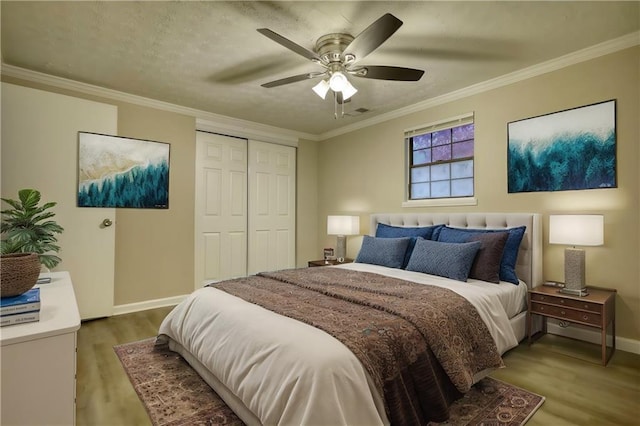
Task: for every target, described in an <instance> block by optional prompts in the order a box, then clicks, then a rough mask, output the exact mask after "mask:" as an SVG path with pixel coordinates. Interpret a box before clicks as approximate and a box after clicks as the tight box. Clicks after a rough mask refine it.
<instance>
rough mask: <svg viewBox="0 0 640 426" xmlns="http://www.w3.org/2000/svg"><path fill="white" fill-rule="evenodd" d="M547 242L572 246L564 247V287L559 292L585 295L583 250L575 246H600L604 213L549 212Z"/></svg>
mask: <svg viewBox="0 0 640 426" xmlns="http://www.w3.org/2000/svg"><path fill="white" fill-rule="evenodd" d="M549 244H564V245H570V246H573V247H571V248H569V247H567V248H566V249H565V250H564V288H562V289H561V290H560V292H562V293H565V294H572V295H574V296H586V295H587V294H588V293H587V289H586V285H585V279H584V276H585V252H584V250H583V249H579V248H576V247H575V246H601V245H602V244H604V216H602V215H596V214H588V215H550V216H549Z"/></svg>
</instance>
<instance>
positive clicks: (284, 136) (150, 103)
mask: <svg viewBox="0 0 640 426" xmlns="http://www.w3.org/2000/svg"><path fill="white" fill-rule="evenodd" d="M2 75H3V76H7V77H13V78H19V79H21V80H26V81H30V82H33V83H40V84H45V85H48V86H53V87H57V88H59V89H65V90H72V91H75V92H80V93H84V94H86V95H92V96H98V97H101V98H105V99H110V100H114V101H120V102H127V103H130V104H134V105H140V106H144V107H149V108H155V109H159V110H162V111H168V112H174V113H176V114H183V115H188V116H192V117H195V118H196V123H197V124H198V123H200V124H201V125H202V126H203V129H201V130H208V131H215V132H225V131H230V132H241V134H237V133H232V134H233V135H234V136H242V137H246V135H251V136H254V137H262V138H263V140H264V138H268V139H269V140H270V141H271V140H278V141H280V142H281V143H285V144H287V145H292V144H297V142H298V139H300V138H303V139H310V140H318V135H313V134H310V133H303V132H297V131H294V130H290V129H283V128H280V127H275V126H268V125H266V124H260V123H255V122H253V121H247V120H241V119H239V118H234V117H228V116H225V115H220V114H214V113H211V112H207V111H202V110H199V109H195V108H189V107H185V106H181V105H176V104H172V103H169V102H163V101H158V100H156V99H151V98H145V97H144V96H138V95H132V94H130V93H125V92H120V91H118V90H113V89H107V88H104V87H100V86H95V85H93V84H88V83H82V82H79V81H75V80H70V79H68V78H63V77H57V76H54V75H50V74H45V73H41V72H38V71H32V70H28V69H26V68H20V67H16V66H14V65H9V64H5V63H4V62H3V63H2ZM214 129H215V130H214ZM198 130H200V128H198Z"/></svg>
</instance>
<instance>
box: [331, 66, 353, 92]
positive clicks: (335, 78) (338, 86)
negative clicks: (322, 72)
mask: <svg viewBox="0 0 640 426" xmlns="http://www.w3.org/2000/svg"><path fill="white" fill-rule="evenodd" d="M347 84H349V80H347V77H346V76H345V75H344V74H343V73H342V72H341V71H336V72H334V73H332V74H331V77H330V78H329V87H331V90H333V91H334V92H342V90H343V89H344V88H345V87H346V85H347Z"/></svg>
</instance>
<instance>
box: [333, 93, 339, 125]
mask: <svg viewBox="0 0 640 426" xmlns="http://www.w3.org/2000/svg"><path fill="white" fill-rule="evenodd" d="M333 119H334V120H337V119H338V94H337V93H336V92H333Z"/></svg>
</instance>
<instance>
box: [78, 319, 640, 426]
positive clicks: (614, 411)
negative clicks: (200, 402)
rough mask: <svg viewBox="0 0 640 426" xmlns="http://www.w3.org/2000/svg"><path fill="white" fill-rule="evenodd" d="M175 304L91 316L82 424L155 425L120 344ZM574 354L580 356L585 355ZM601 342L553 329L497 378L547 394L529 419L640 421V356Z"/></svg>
mask: <svg viewBox="0 0 640 426" xmlns="http://www.w3.org/2000/svg"><path fill="white" fill-rule="evenodd" d="M170 310H171V308H159V309H152V310H148V311H143V312H137V313H134V314H127V315H120V316H114V317H110V318H105V319H98V320H93V321H88V322H83V323H82V326H81V327H80V330H79V332H78V380H77V411H76V412H77V416H76V420H77V424H78V425H109V426H125V425H127V426H128V425H149V424H150V422H149V419H148V417H147V414H146V412H145V409H144V407H143V406H142V403H141V402H140V400H139V399H138V397H137V395H136V393H135V392H134V390H133V388H132V387H131V384H130V383H129V380H128V378H127V376H126V374H125V372H124V370H123V369H122V366H121V364H120V361H119V360H118V358H117V357H116V355H115V353H114V351H113V346H114V345H118V344H122V343H128V342H132V341H135V340H140V339H144V338H148V337H153V336H155V334H156V332H157V330H158V327H159V325H160V323H161V322H162V319H163V318H164V317H165V316H166V315H167V313H168V312H169V311H170ZM567 354H572V355H574V356H579V357H580V358H582V359H577V358H575V357H572V356H568V355H567ZM599 356H600V347H599V346H597V345H593V344H589V343H584V342H579V341H575V340H571V339H566V338H562V337H558V336H552V335H546V336H544V337H542V338H541V339H540V340H538V341H537V342H536V343H534V344H533V345H532V346H531V347H529V346H527V344H526V343H523V344H521V345H520V346H518V347H517V348H515V349H512V350H511V351H509V352H508V353H507V354H505V356H504V361H505V364H506V366H507V367H506V368H503V369H500V370H497V371H495V372H494V373H493V374H491V375H492V376H493V377H495V378H497V379H500V380H503V381H505V382H508V383H511V384H514V385H516V386H520V387H522V388H524V389H527V390H529V391H531V392H535V393H538V394H540V395H543V396H545V397H546V401H545V402H544V404H543V405H542V407H541V408H540V409H539V410H538V411H537V412H536V414H535V415H534V416H533V417H532V418H531V419H530V420H529V422H528V423H527V426H542V425H544V426H550V425H552V426H561V425H580V426H586V425H594V426H600V425H638V424H640V355H636V354H631V353H628V352H623V351H620V350H618V351H616V353H615V354H614V355H613V357H612V358H611V361H609V364H608V366H607V367H602V366H601V365H599Z"/></svg>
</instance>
